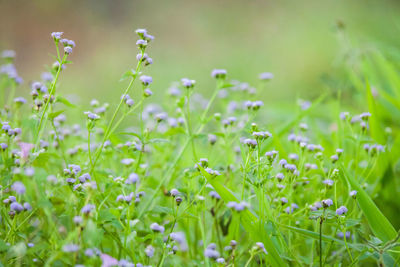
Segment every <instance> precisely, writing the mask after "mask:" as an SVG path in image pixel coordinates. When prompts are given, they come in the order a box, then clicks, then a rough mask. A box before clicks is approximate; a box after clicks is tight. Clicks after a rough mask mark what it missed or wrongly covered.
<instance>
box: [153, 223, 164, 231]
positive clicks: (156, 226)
mask: <svg viewBox="0 0 400 267" xmlns="http://www.w3.org/2000/svg"><path fill="white" fill-rule="evenodd" d="M150 229H151V230H153V231H154V232H159V233H161V234H162V233H164V231H165V228H164V226H162V225H159V224H158V223H152V224H151V225H150Z"/></svg>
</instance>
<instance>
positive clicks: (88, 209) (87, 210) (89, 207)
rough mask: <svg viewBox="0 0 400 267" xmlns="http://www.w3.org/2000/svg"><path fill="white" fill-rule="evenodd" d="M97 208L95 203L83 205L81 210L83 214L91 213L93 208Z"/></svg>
mask: <svg viewBox="0 0 400 267" xmlns="http://www.w3.org/2000/svg"><path fill="white" fill-rule="evenodd" d="M95 208H96V206H95V205H93V204H87V205H85V206H83V208H82V209H81V212H82V213H83V214H89V213H90V212H91V211H92V210H94V209H95Z"/></svg>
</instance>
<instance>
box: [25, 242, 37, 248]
mask: <svg viewBox="0 0 400 267" xmlns="http://www.w3.org/2000/svg"><path fill="white" fill-rule="evenodd" d="M27 246H28V248H33V247H34V246H35V244H33V243H28V244H27Z"/></svg>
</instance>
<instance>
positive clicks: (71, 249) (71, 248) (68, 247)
mask: <svg viewBox="0 0 400 267" xmlns="http://www.w3.org/2000/svg"><path fill="white" fill-rule="evenodd" d="M62 249H63V251H64V252H67V253H71V252H77V251H78V250H79V245H76V244H66V245H64V246H63V248H62Z"/></svg>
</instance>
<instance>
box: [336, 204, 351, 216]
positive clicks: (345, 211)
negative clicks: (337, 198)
mask: <svg viewBox="0 0 400 267" xmlns="http://www.w3.org/2000/svg"><path fill="white" fill-rule="evenodd" d="M347 211H348V210H347V208H346V207H345V206H341V207H340V208H338V209H337V210H336V214H337V215H339V216H340V215H343V214H345V213H347Z"/></svg>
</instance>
